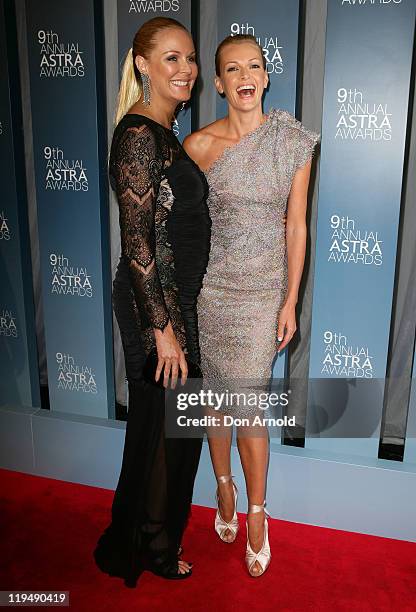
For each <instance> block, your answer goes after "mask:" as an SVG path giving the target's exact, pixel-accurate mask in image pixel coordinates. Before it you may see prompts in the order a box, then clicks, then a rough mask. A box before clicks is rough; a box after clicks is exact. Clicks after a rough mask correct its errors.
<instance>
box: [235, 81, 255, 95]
mask: <svg viewBox="0 0 416 612" xmlns="http://www.w3.org/2000/svg"><path fill="white" fill-rule="evenodd" d="M255 91H256V87H255V86H254V85H252V84H250V85H248V84H247V85H240V86H239V87H237V93H238V95H239V96H240V98H252V97H253V96H254V94H255Z"/></svg>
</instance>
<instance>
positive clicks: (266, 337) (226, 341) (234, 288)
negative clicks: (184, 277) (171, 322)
mask: <svg viewBox="0 0 416 612" xmlns="http://www.w3.org/2000/svg"><path fill="white" fill-rule="evenodd" d="M319 139H320V135H319V134H317V133H315V132H312V131H311V130H308V129H307V128H305V127H304V126H303V125H302V124H301V123H300V122H299V121H298V120H297V119H296V118H295V117H294V116H293V115H291V114H290V113H289V112H287V111H284V110H280V109H271V110H270V112H269V114H268V116H267V118H266V121H265V122H264V123H263V124H262V125H261V126H259V127H258V128H257V129H255V130H254V131H252V132H250V133H249V134H247V135H245V136H244V137H243V138H242V139H241V140H240V141H239V142H238V143H237V144H235V145H233V146H232V147H229V148H226V149H225V150H224V152H223V153H222V155H221V156H220V157H219V158H218V159H217V160H216V161H215V162H214V163H213V164H212V165H211V167H210V168H209V170H208V171H207V172H206V177H207V180H208V184H209V199H208V206H209V210H210V216H211V219H212V229H211V252H210V259H209V263H208V270H207V274H206V276H205V278H204V281H203V288H202V291H201V293H200V296H199V299H198V319H199V331H200V346H201V365H202V369H203V372H204V378H205V386H206V387H210V388H213V389H216V390H218V389H221V390H222V391H225V390H230V391H235V390H241V388H242V387H245V388H247V381H248V380H250V381H251V383H255V386H256V388H257V389H259V388H260V389H261V388H267V386H268V382H269V379H270V375H271V365H272V361H273V358H274V356H275V354H276V350H277V344H276V339H277V321H278V314H279V311H280V308H281V306H282V305H283V302H284V299H285V295H286V290H287V281H288V278H287V252H286V238H285V224H284V215H285V212H286V206H287V199H288V196H289V192H290V188H291V184H292V180H293V176H294V174H295V172H296V170H297V169H298V168H299V167H301V166H303V165H304V164H305V163H306V162H307V161H308V160H309V159H310V158H311V157H312V156H313V154H314V148H315V145H316V143H317V142H318V141H319ZM251 383H250V384H251ZM247 410H248V408H247V407H244V408H240V409H239V408H233V410H232V412H233V414H234V416H235V415H236V414H239V415H244V414H245V413H246V412H247ZM228 411H229V410H225V412H228Z"/></svg>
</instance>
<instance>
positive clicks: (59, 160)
mask: <svg viewBox="0 0 416 612" xmlns="http://www.w3.org/2000/svg"><path fill="white" fill-rule="evenodd" d="M43 157H44V159H45V189H46V190H50V191H88V178H87V168H86V167H85V166H84V162H83V160H82V159H66V158H65V153H64V150H63V149H61V148H59V147H55V146H53V147H50V146H46V147H44V149H43Z"/></svg>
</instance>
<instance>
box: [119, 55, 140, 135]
mask: <svg viewBox="0 0 416 612" xmlns="http://www.w3.org/2000/svg"><path fill="white" fill-rule="evenodd" d="M141 93H142V89H141V83H140V82H139V80H138V79H137V78H136V72H135V66H134V60H133V49H132V48H131V49H129V51H128V52H127V55H126V58H125V60H124V64H123V71H122V74H121V82H120V89H119V90H118V96H117V108H116V112H115V115H114V126H116V125H117V124H118V123H119V121H120V120H121V119H122V118H123V117H124V115H125V114H126V113H127V111H128V110H129V108H131V107H132V106H133V104H134V103H135V102H137V100H138V99H139V98H140V96H141Z"/></svg>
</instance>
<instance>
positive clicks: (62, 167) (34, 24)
mask: <svg viewBox="0 0 416 612" xmlns="http://www.w3.org/2000/svg"><path fill="white" fill-rule="evenodd" d="M415 8H416V0H403V1H402V0H400V1H398V0H396V1H394V0H392V1H387V0H384V1H383V2H358V1H354V0H349V1H347V0H333V1H331V2H328V15H327V34H326V54H325V66H324V70H325V80H324V102H323V120H322V129H321V133H322V143H321V156H320V160H319V163H320V179H319V186H318V187H319V201H318V225H317V242H316V244H315V245H312V248H314V249H315V251H316V265H315V270H314V293H313V310H312V336H311V353H310V371H309V377H310V381H309V382H310V384H309V398H308V406H307V431H306V445H307V446H310V447H311V448H312V447H315V446H317V445H318V446H319V445H320V446H319V448H322V444H324V445H325V444H327V446H328V447H331V448H334V446H335V447H336V448H337V450H343V451H345V452H350V451H351V452H354V449H355V448H356V446H357V444H358V445H360V441H362V440H365V441H366V443H368V441H370V446H368V445H367V447H366V448H367V450H364V451H363V450H362V449H361V451H360V452H365V453H367V452H368V453H370V454H371V455H372V456H376V455H377V450H376V447H377V445H378V441H379V433H380V422H381V416H382V409H383V393H384V379H385V375H386V364H387V358H388V343H389V331H390V319H391V314H392V300H393V291H394V280H395V266H396V250H397V233H398V226H399V221H400V203H401V192H402V184H403V164H404V155H405V142H406V136H407V131H408V125H407V122H408V110H409V108H408V104H409V87H410V83H411V74H412V52H413V45H414V26H415ZM2 9H3V5H2ZM303 10H304V3H299V2H298V0H274V1H272V0H259V2H257V3H254V4H253V3H250V2H246V0H240V1H239V2H232V1H231V0H223V1H222V2H220V3H219V4H218V23H217V42H218V41H220V40H221V39H222V38H224V37H225V36H227V35H229V34H232V35H235V34H252V35H254V36H255V37H256V38H257V40H258V41H259V43H260V45H261V47H262V48H263V53H264V55H265V58H266V63H267V70H268V73H269V76H270V87H269V89H268V92H267V93H266V95H265V100H264V108H265V111H266V112H267V111H268V109H270V108H271V107H275V108H276V107H277V108H284V109H286V110H288V111H290V112H291V113H293V114H297V102H298V101H299V92H300V83H301V81H302V66H303V62H302V61H301V60H302V46H303V36H304V33H303V26H302V24H303V17H304V16H303V12H302V11H303ZM3 12H4V11H2V19H4V16H3ZM197 13H198V3H197V2H191V0H135V1H134V0H118V1H117V23H116V26H115V32H114V34H115V38H114V48H115V51H114V52H115V53H116V54H117V59H118V63H119V66H120V68H121V64H122V62H123V60H124V58H125V55H126V53H127V51H128V49H129V48H130V47H131V46H132V40H133V36H134V34H135V32H136V31H137V29H138V28H139V27H140V25H141V24H142V23H143V22H144V21H146V20H147V19H149V18H151V17H154V16H158V15H163V16H169V17H173V18H175V19H177V20H179V21H181V22H182V23H183V24H184V25H185V26H186V27H187V28H188V29H189V30H191V31H192V32H193V35H194V38H195V41H196V45H197V47H198V31H197V28H196V27H195V24H196V23H197V22H198V19H197ZM26 15H27V43H28V62H29V71H30V95H31V106H32V120H33V121H32V123H33V146H34V155H35V175H36V198H37V213H38V224H39V244H40V255H41V281H42V296H43V305H44V315H45V334H46V351H47V361H48V380H49V395H50V404H51V409H52V410H61V411H66V412H75V413H78V414H84V415H92V416H110V417H112V416H114V385H113V356H112V329H111V278H110V264H109V239H108V232H109V228H108V186H107V174H106V172H107V168H106V150H107V145H108V143H106V142H105V127H104V125H105V109H104V107H103V100H104V98H105V74H104V57H103V23H102V22H103V5H102V2H101V1H99V0H96V1H93V0H73V1H72V2H71V6H70V9H69V7H68V4H67V3H65V2H63V1H58V0H42V2H36V1H35V0H27V1H26ZM200 25H201V27H203V24H200ZM0 27H1V28H3V29H4V22H2V24H1V25H0ZM116 37H117V40H118V42H116ZM1 39H2V42H1V48H0V52H1V53H2V58H4V59H3V65H5V66H6V65H7V66H8V67H9V72H10V69H11V67H12V66H13V65H12V61H13V59H12V58H11V56H10V51H9V50H8V49H7V46H6V45H5V43H4V37H3V36H2V37H1ZM212 63H213V62H212ZM208 86H212V84H211V83H204V87H208ZM10 87H11V84H10V78H8V79H5V80H2V84H1V90H0V93H1V117H0V120H1V129H2V131H1V135H0V139H1V140H0V142H1V160H2V163H3V168H7V174H8V176H10V177H11V178H12V179H13V180H11V181H10V182H9V184H8V185H7V192H6V193H7V197H6V199H5V200H4V205H2V206H1V208H0V215H1V217H0V222H1V228H0V237H1V240H0V244H1V248H2V255H3V253H4V256H3V257H2V266H3V267H4V274H3V278H5V279H6V282H5V283H4V287H5V290H4V291H3V290H2V302H1V303H0V316H1V321H2V325H1V331H2V336H1V342H2V343H3V346H2V348H4V349H5V351H6V352H5V351H3V350H2V360H3V354H5V355H6V357H5V360H6V361H4V363H5V364H6V366H5V368H2V373H1V377H2V379H1V382H2V386H4V387H5V388H6V387H7V388H8V389H12V386H13V384H14V383H13V382H12V380H11V379H13V380H18V381H19V382H18V384H16V388H15V389H14V390H13V392H12V396H13V397H12V398H11V399H14V400H15V401H16V402H17V403H21V404H22V405H28V404H29V405H34V404H35V403H36V397H37V396H36V388H35V387H36V385H34V381H33V373H34V372H35V373H36V369H37V364H36V360H35V361H33V359H34V354H33V350H32V347H33V344H34V336H33V328H34V325H33V311H30V309H28V308H27V292H28V288H30V287H29V285H30V282H29V281H30V279H29V275H30V270H29V271H28V274H27V275H25V272H24V269H25V266H26V265H27V266H29V268H30V264H29V262H28V257H27V254H28V252H29V249H28V237H27V232H26V230H25V227H24V223H22V221H21V212H22V211H23V210H24V202H20V203H18V202H17V200H18V199H19V196H21V195H22V193H23V190H22V189H21V190H19V189H18V186H19V184H20V185H23V184H24V180H23V175H24V169H23V166H22V164H23V162H22V161H21V160H19V158H18V156H16V153H14V157H13V151H14V152H15V151H16V150H17V149H16V147H17V140H16V138H13V133H12V130H10V129H9V128H8V125H9V122H10V119H9V116H10V95H11V94H10ZM194 98H195V97H194ZM197 106H198V105H197V100H195V99H194V100H193V102H192V104H190V105H189V107H188V108H187V109H185V110H183V111H182V112H180V113H179V114H178V117H177V121H176V122H175V124H174V125H173V130H174V132H175V133H176V134H177V135H178V137H179V138H180V140H182V139H183V138H184V136H185V135H186V134H187V133H189V132H190V131H191V129H193V128H195V127H196V125H195V124H196V117H197V113H196V109H197ZM225 113H226V105H225V102H224V100H223V99H221V98H220V97H218V102H217V108H216V114H217V117H220V116H224V114H225ZM6 128H7V129H6ZM12 162H13V163H12ZM13 177H19V178H17V179H16V180H15V181H14V178H13ZM16 185H17V187H16ZM21 199H22V198H21V197H20V200H21ZM17 211H19V215H20V217H19V219H18V214H17ZM18 221H19V222H18ZM13 240H14V243H13V244H12V242H13ZM7 249H9V251H8V254H7ZM12 249H15V250H14V251H12ZM21 270H23V272H21ZM16 277H19V278H18V280H17V278H16ZM28 283H29V284H28ZM13 327H16V328H18V332H19V333H18V335H17V336H16V335H14V334H13V333H12V332H11V330H12V329H13ZM7 359H8V360H9V361H7ZM2 364H3V361H2ZM285 372H286V359H285V356H284V355H283V356H282V357H279V359H278V360H277V362H276V365H275V369H274V376H275V377H277V378H278V377H283V376H284V375H285ZM35 378H36V376H35ZM24 389H26V391H23V390H24ZM19 394H20V395H19ZM31 394H32V395H31ZM340 439H342V445H341V446H340ZM331 445H332V446H331Z"/></svg>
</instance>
